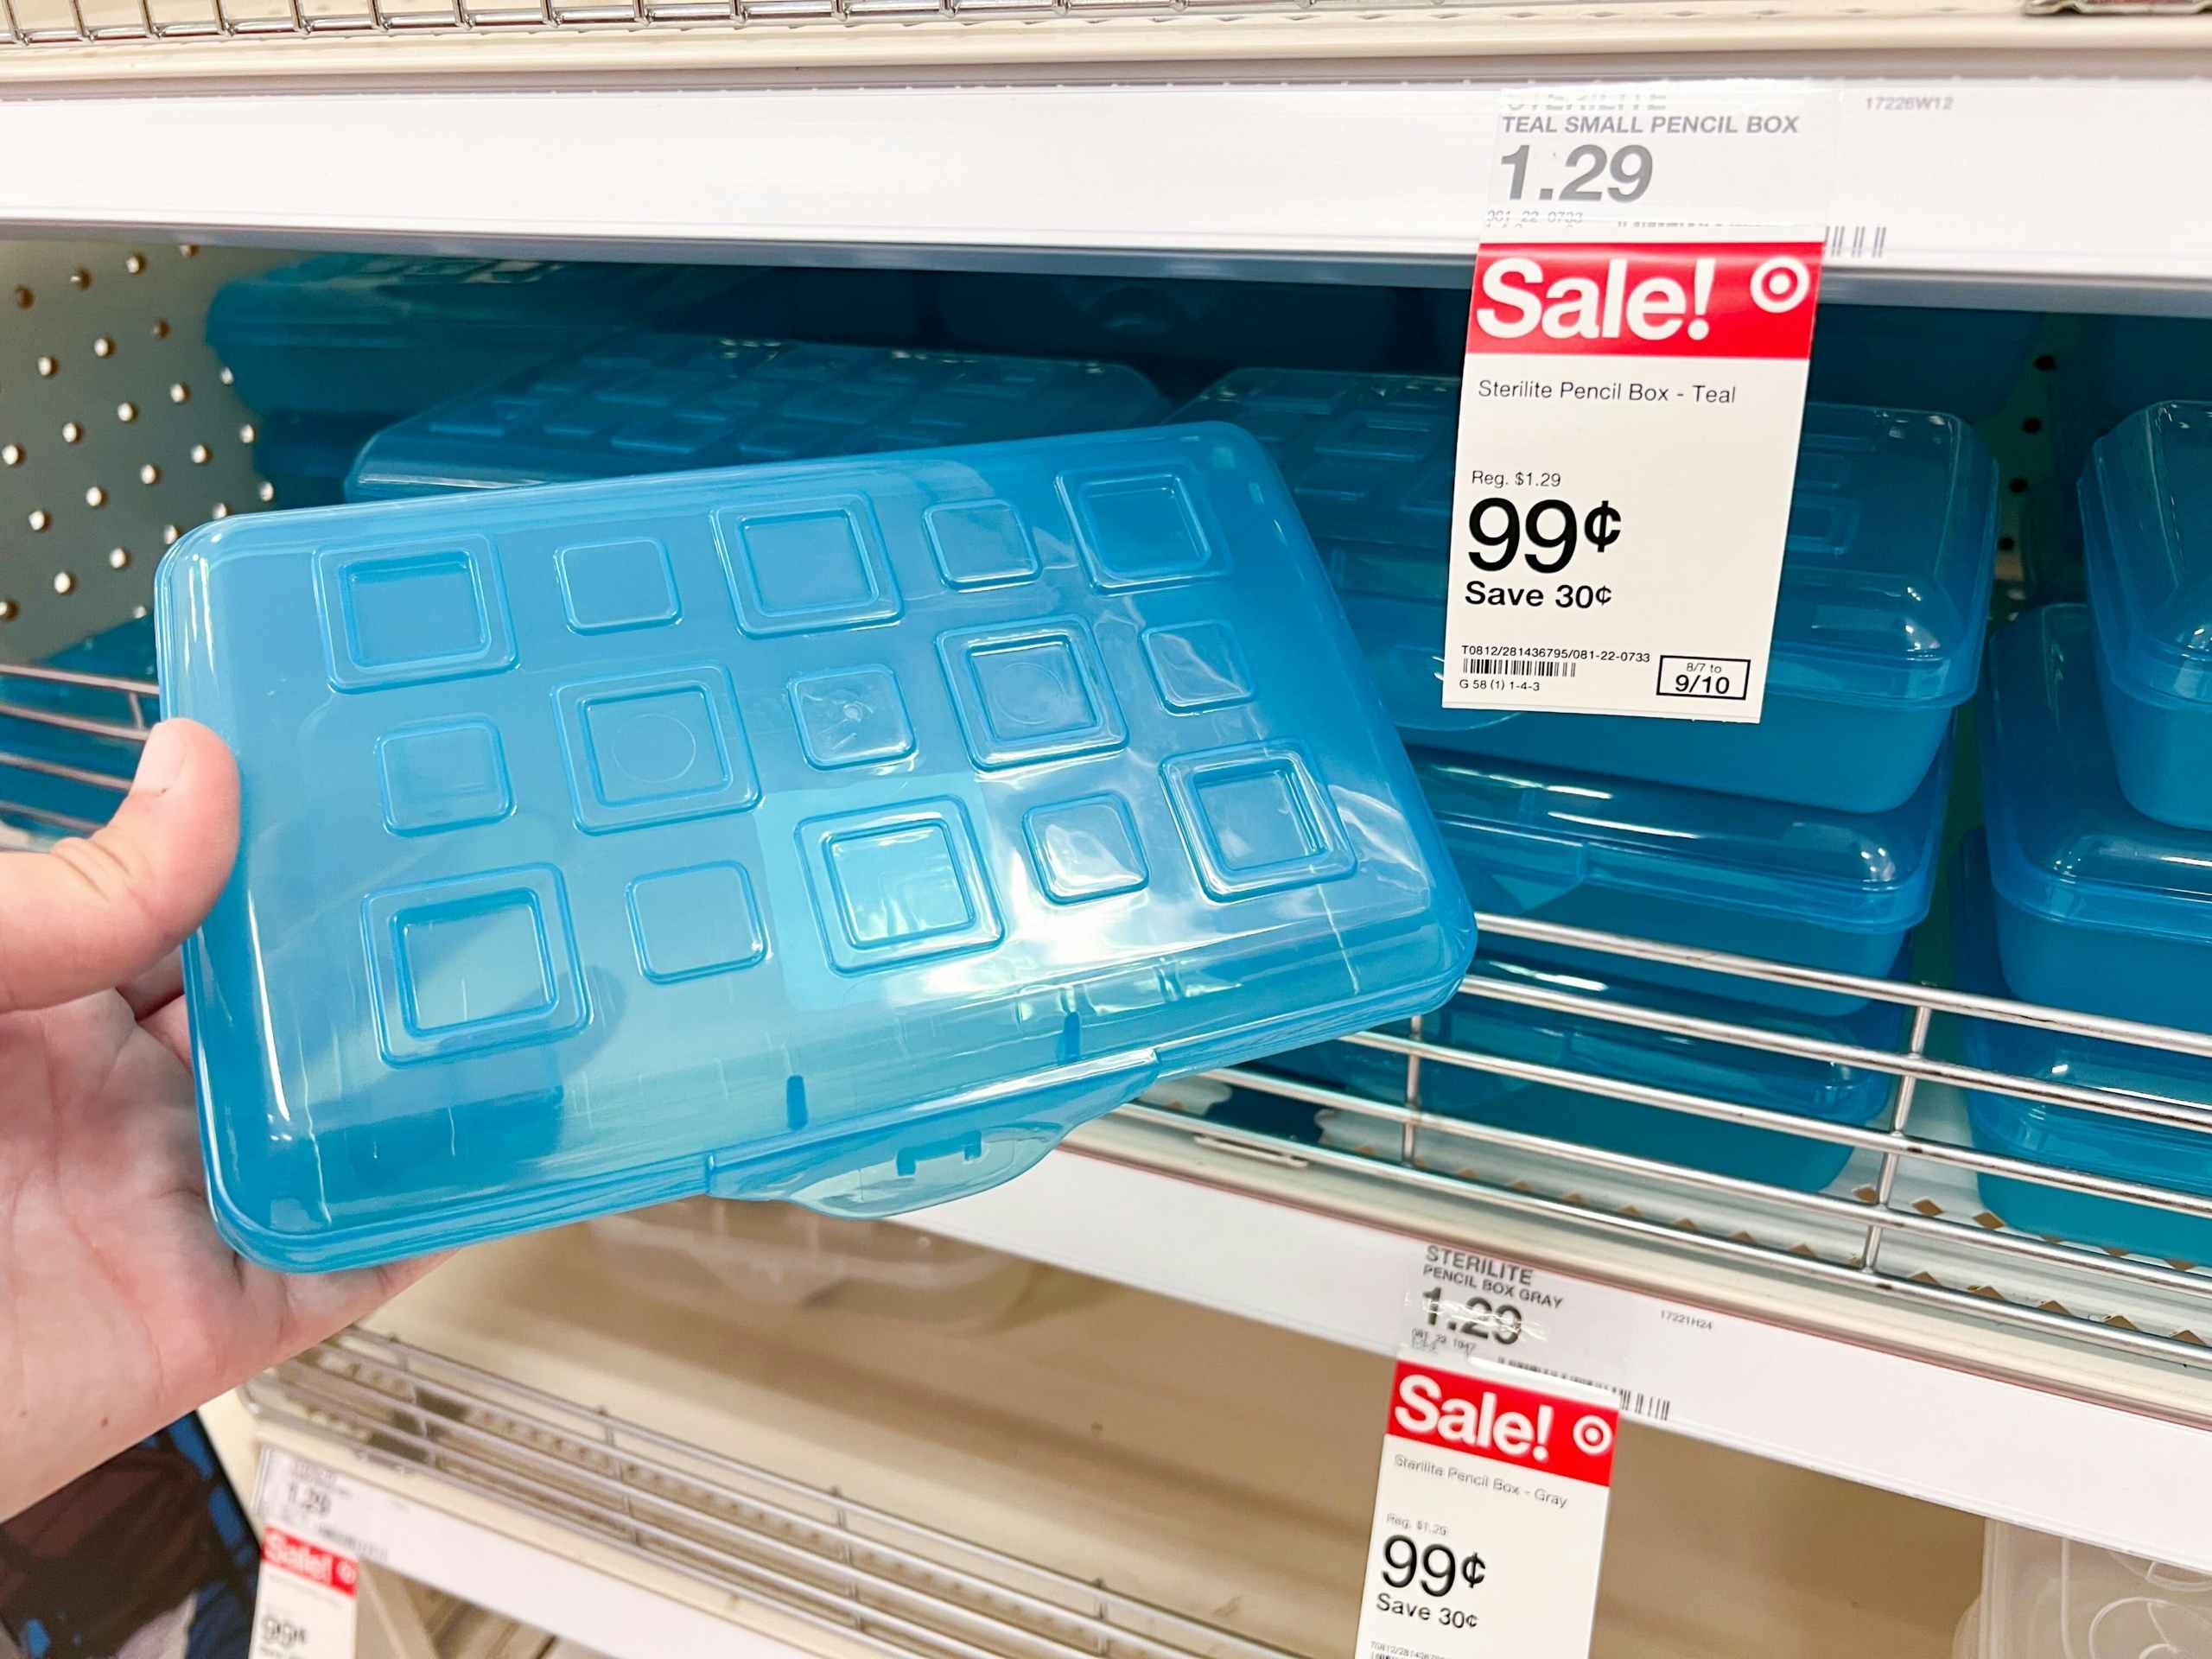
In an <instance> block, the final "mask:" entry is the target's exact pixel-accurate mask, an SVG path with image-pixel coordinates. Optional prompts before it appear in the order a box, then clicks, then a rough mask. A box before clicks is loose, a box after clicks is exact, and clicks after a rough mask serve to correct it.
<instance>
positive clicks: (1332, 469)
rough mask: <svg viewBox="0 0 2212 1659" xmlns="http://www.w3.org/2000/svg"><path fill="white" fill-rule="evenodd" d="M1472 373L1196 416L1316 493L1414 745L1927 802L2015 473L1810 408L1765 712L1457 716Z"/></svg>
mask: <svg viewBox="0 0 2212 1659" xmlns="http://www.w3.org/2000/svg"><path fill="white" fill-rule="evenodd" d="M1458 413H1459V382H1458V381H1456V380H1451V379H1445V378H1438V377H1433V376H1418V375H1357V374H1335V373H1325V372H1303V373H1301V372H1294V371H1290V370H1278V369H1253V370H1241V371H1239V372H1236V373H1235V374H1232V375H1230V376H1228V377H1226V378H1224V379H1222V380H1220V381H1217V382H1216V383H1215V384H1214V385H1212V386H1211V387H1210V388H1208V389H1207V391H1205V393H1203V394H1202V395H1201V396H1200V397H1198V398H1197V399H1195V400H1194V401H1193V402H1192V403H1191V404H1188V405H1186V406H1185V409H1184V410H1183V411H1182V414H1181V416H1179V418H1183V419H1209V420H1233V421H1235V422H1236V423H1238V424H1240V425H1242V426H1243V427H1244V428H1245V429H1247V430H1249V431H1250V432H1251V433H1252V434H1253V435H1255V436H1256V437H1258V438H1259V439H1260V440H1261V441H1262V442H1263V443H1265V444H1267V445H1268V449H1269V451H1270V453H1272V454H1274V457H1275V460H1276V462H1277V464H1279V465H1280V466H1281V467H1282V469H1283V475H1284V476H1285V478H1287V480H1289V482H1290V485H1291V488H1292V489H1293V491H1294V492H1295V493H1296V494H1297V496H1298V504H1299V507H1300V511H1301V512H1304V513H1305V514H1306V523H1307V524H1308V526H1309V527H1310V528H1311V529H1312V530H1313V537H1314V540H1315V542H1316V543H1318V544H1319V547H1320V549H1321V552H1322V556H1323V558H1324V560H1325V562H1326V563H1327V564H1328V567H1329V572H1330V577H1331V580H1332V582H1335V584H1336V586H1337V588H1338V593H1339V594H1342V595H1343V597H1344V606H1345V610H1346V612H1347V613H1348V614H1349V615H1350V617H1351V622H1352V626H1353V629H1354V631H1355V632H1357V633H1358V635H1359V637H1360V640H1361V643H1362V645H1363V648H1364V650H1365V652H1366V653H1367V658H1368V663H1369V666H1370V668H1371V669H1372V671H1374V674H1375V677H1376V683H1377V685H1378V686H1380V688H1381V689H1382V691H1383V699H1384V701H1385V702H1387V703H1388V704H1389V707H1390V710H1391V715H1392V717H1393V718H1394V719H1395V721H1397V723H1398V728H1399V730H1400V731H1402V733H1403V734H1405V738H1406V741H1407V742H1408V743H1411V744H1415V745H1421V746H1426V747H1434V748H1449V749H1457V750H1462V751H1465V752H1466V753H1475V754H1487V755H1494V756H1497V757H1500V758H1503V759H1510V760H1525V761H1529V762H1530V763H1532V764H1541V765H1557V766H1575V767H1579V768H1580V769H1582V770H1584V771H1587V772H1606V773H1609V774H1611V775H1612V776H1615V777H1621V778H1644V779H1653V780H1655V781H1658V782H1663V783H1671V784H1683V785H1690V786H1692V787H1694V788H1699V789H1709V790H1714V791H1722V792H1725V793H1730V794H1742V795H1758V796H1762V797H1765V798H1769V799H1773V800H1781V801H1790V802H1796V803H1800V804H1805V805H1808V806H1818V807H1834V808H1838V809H1840V810H1845V811H1853V812H1885V811H1888V810H1891V809H1892V808H1895V807H1897V806H1899V805H1901V804H1903V803H1904V802H1905V801H1906V800H1907V799H1909V798H1910V797H1911V796H1912V794H1913V792H1914V791H1916V790H1917V789H1918V788H1919V787H1920V784H1921V780H1922V779H1924V778H1925V777H1926V776H1927V775H1928V770H1929V766H1931V765H1932V764H1933V763H1934V761H1935V758H1936V752H1937V751H1938V750H1939V749H1940V748H1941V747H1942V745H1943V741H1944V740H1945V738H1946V737H1947V736H1948V734H1949V732H1950V728H1951V716H1952V713H1953V711H1954V710H1955V709H1956V708H1957V707H1958V706H1959V705H1960V704H1961V703H1962V702H1965V701H1966V700H1967V698H1968V697H1970V696H1972V695H1973V693H1974V685H1975V683H1976V680H1977V678H1978V677H1979V675H1980V666H1981V645H1982V635H1983V632H1984V630H1985V628H1986V626H1987V622H1988V616H1989V594H1990V586H1991V580H1992V572H1993V562H1994V560H1995V557H1996V524H1997V520H1996V500H1997V493H1996V490H1997V480H1996V472H1995V467H1994V465H1993V462H1992V461H1990V458H1989V456H1988V454H1987V453H1986V451H1985V450H1984V449H1983V448H1982V447H1981V444H1980V441H1979V440H1977V439H1976V438H1975V436H1974V433H1973V431H1972V430H1971V429H1969V428H1967V426H1966V425H1965V424H1964V423H1962V422H1961V421H1959V420H1958V419H1956V418H1955V417H1954V416H1948V415H1923V414H1911V413H1905V412H1900V411H1897V410H1885V409H1866V408H1846V407H1843V406H1840V405H1835V404H1813V405H1810V406H1808V408H1807V409H1806V410H1805V422H1804V435H1803V438H1802V442H1801V444H1800V446H1799V450H1798V459H1797V476H1796V494H1795V496H1794V498H1793V499H1792V500H1791V503H1790V512H1789V537H1788V540H1787V542H1786V543H1785V544H1784V546H1783V566H1782V584H1781V588H1780V593H1779V596H1778V600H1777V608H1776V613H1775V623H1774V646H1773V652H1772V654H1771V657H1770V659H1769V664H1768V671H1767V690H1766V703H1765V709H1764V718H1763V719H1762V720H1761V721H1759V723H1758V724H1757V725H1754V726H1743V725H1726V724H1721V723H1718V722H1715V721H1694V720H1646V719H1629V718H1624V717H1620V716H1615V715H1547V714H1529V713H1511V712H1500V711H1495V710H1490V709H1446V707H1444V705H1443V690H1442V676H1443V646H1444V629H1445V609H1446V588H1447V584H1448V580H1449V569H1450V550H1451V547H1452V526H1451V523H1450V520H1451V513H1452V470H1453V466H1454V461H1453V453H1452V445H1453V439H1454V435H1455V431H1456V427H1457V421H1458Z"/></svg>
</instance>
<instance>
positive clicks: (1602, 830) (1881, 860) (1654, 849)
mask: <svg viewBox="0 0 2212 1659" xmlns="http://www.w3.org/2000/svg"><path fill="white" fill-rule="evenodd" d="M1413 754H1414V775H1415V776H1416V777H1417V778H1418V779H1420V782H1421V792H1422V793H1423V794H1424V795H1426V796H1427V798H1428V803H1429V805H1430V806H1431V807H1432V808H1433V810H1434V811H1435V813H1436V819H1437V823H1438V826H1439V827H1440V829H1442V831H1443V833H1444V842H1445V845H1446V847H1448V848H1449V849H1451V852H1452V857H1453V858H1454V859H1455V860H1457V861H1458V862H1459V872H1460V875H1461V878H1462V879H1463V880H1465V884H1466V887H1467V891H1468V892H1469V893H1471V895H1472V896H1473V899H1474V902H1475V908H1476V909H1478V910H1487V911H1497V912H1503V913H1506V914H1510V915H1520V916H1528V917H1530V918H1535V919H1536V920H1540V921H1548V922H1557V923H1560V924H1562V925H1567V926H1570V927H1580V928H1590V929H1595V930H1596V931H1600V932H1605V933H1614V934H1622V935H1628V936H1632V937H1637V938H1649V939H1658V940H1662V941H1665V942H1668V943H1671V944H1684V945H1690V946H1694V947H1698V948H1700V949H1704V950H1720V951H1726V952H1727V953H1729V954H1731V955H1735V956H1745V957H1763V958H1765V959H1767V960H1770V961H1774V962H1780V963H1797V964H1799V965H1801V966H1803V967H1808V968H1821V969H1828V970H1830V971H1832V972H1835V973H1843V974H1853V975H1858V976H1864V977H1868V978H1880V977H1882V976H1885V975H1886V974H1887V973H1888V972H1889V970H1890V968H1891V964H1892V963H1895V962H1896V961H1897V953H1898V951H1899V950H1900V949H1901V948H1902V947H1903V945H1904V938H1905V935H1906V934H1907V933H1909V932H1910V931H1911V930H1912V929H1913V928H1914V927H1915V926H1916V925H1918V924H1919V922H1920V921H1921V919H1922V918H1923V917H1924V916H1926V915H1927V914H1928V908H1929V901H1930V899H1931V898H1932V896H1933V894H1934V892H1935V885H1936V868H1937V865H1938V863H1939V862H1940V860H1941V846H1942V826H1943V810H1944V805H1945V798H1946V796H1947V793H1948V785H1949V781H1950V766H1949V764H1948V752H1947V753H1946V755H1944V756H1942V757H1939V759H1938V760H1937V763H1936V766H1934V767H1933V768H1932V769H1931V770H1930V771H1929V774H1928V777H1927V779H1925V780H1924V781H1923V783H1922V785H1921V787H1920V790H1919V792H1918V793H1917V794H1916V795H1914V796H1913V798H1911V799H1910V800H1909V801H1907V802H1906V803H1905V804H1904V805H1903V806H1901V807H1897V808H1896V809H1894V810H1891V811H1889V812H1881V813H1847V812H1836V811H1833V810H1825V809H1821V808H1815V807H1803V806H1790V805H1787V804H1783V803H1782V802H1779V801H1762V800H1754V799H1749V798H1743V797H1738V796H1729V795H1716V794H1713V793H1710V792H1708V791H1704V790H1697V789H1683V788H1681V787H1679V786H1677V785H1671V784H1654V783H1648V782H1643V781H1642V780H1639V779H1621V778H1604V777H1600V776H1599V775H1598V774H1597V773H1595V772H1572V771H1569V770H1567V769H1566V768H1565V767H1560V766H1531V765H1528V764H1526V763H1523V762H1520V761H1513V760H1490V759H1487V758H1484V757H1478V756H1475V755H1460V754H1446V753H1441V752H1440V751H1435V750H1421V749H1417V750H1414V752H1413ZM1512 949H1513V951H1514V953H1515V954H1516V956H1519V957H1525V958H1527V959H1529V960H1531V961H1535V962H1541V963H1547V964H1552V965H1557V966H1561V967H1565V968H1568V969H1572V970H1573V971H1574V972H1577V973H1587V974H1591V975H1593V976H1597V977H1599V978H1611V976H1614V975H1617V974H1629V975H1632V976H1634V977H1636V978H1637V979H1638V980H1640V981H1643V982H1649V983H1653V984H1663V985H1672V986H1677V987H1680V988H1683V989H1686V990H1690V991H1696V992H1701V993H1704V994H1706V995H1723V996H1726V997H1729V998H1732V999H1735V1000H1738V1001H1749V1002H1755V1003H1758V1004H1760V1005H1761V1006H1764V1007H1778V1008H1783V1009H1788V1010H1790V1011H1793V1012H1797V1013H1805V1014H1847V1013H1849V1012H1850V1011H1851V1010H1852V1009H1853V1008H1856V1007H1860V1006H1862V1005H1863V1004H1864V1003H1865V1001H1866V998H1864V997H1859V996H1853V995H1845V994H1842V993H1839V992H1834V991H1824V990H1814V989H1808V988H1802V987H1798V986H1793V985H1782V984H1776V983H1773V982H1769V981H1765V980H1756V979H1749V978H1745V977H1744V976H1739V975H1718V974H1713V973H1710V972H1707V971H1705V970H1703V969H1693V968H1677V967H1673V966H1669V965H1666V964H1662V963H1656V962H1639V963H1636V964H1635V965H1634V966H1632V967H1630V966H1624V964H1623V963H1622V961H1621V959H1620V958H1619V957H1613V956H1606V955H1602V954H1599V953H1596V952H1593V951H1590V950H1583V949H1581V948H1580V947H1573V946H1567V945H1558V944H1541V943H1538V942H1535V941H1533V940H1529V939H1516V940H1515V941H1514V943H1513V945H1512Z"/></svg>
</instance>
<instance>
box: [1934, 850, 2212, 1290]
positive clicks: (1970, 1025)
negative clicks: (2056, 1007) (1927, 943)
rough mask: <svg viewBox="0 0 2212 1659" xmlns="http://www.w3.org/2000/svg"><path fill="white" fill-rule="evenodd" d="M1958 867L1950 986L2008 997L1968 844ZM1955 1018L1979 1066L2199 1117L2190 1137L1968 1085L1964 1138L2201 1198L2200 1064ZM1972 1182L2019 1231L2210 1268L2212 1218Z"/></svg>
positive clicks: (2208, 1191) (1997, 1180) (2027, 1184)
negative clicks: (2143, 1099)
mask: <svg viewBox="0 0 2212 1659" xmlns="http://www.w3.org/2000/svg"><path fill="white" fill-rule="evenodd" d="M1961 863H1962V865H1963V869H1962V871H1961V879H1960V882H1959V892H1958V893H1957V895H1956V903H1955V906H1954V912H1955V924H1954V925H1955V929H1956V946H1957V954H1958V961H1959V971H1960V976H1961V983H1962V984H1963V985H1964V987H1965V988H1967V989H1968V990H1973V991H1980V992H1984V993H1986V994H1987V995H1993V996H2011V995H2012V991H2011V990H2010V989H2009V988H2007V986H2006V984H2005V978H2004V976H2003V975H2002V974H2001V973H2000V972H1999V967H1998V957H1997V950H1996V930H1995V928H1994V926H1993V916H1992V905H1991V899H1992V894H1991V891H1990V886H1989V869H1988V865H1987V859H1986V853H1985V851H1984V849H1982V847H1981V845H1980V842H1974V843H1972V844H1970V845H1969V846H1968V848H1967V852H1966V855H1965V857H1964V858H1963V859H1962V860H1961ZM1965 1023H1966V1034H1965V1049H1966V1058H1967V1061H1968V1063H1969V1064H1971V1065H1978V1066H1980V1067H1982V1068H1983V1069H1985V1070H1986V1071H2004V1072H2007V1073H2010V1074H2012V1075H2013V1076H2016V1077H2031V1078H2035V1079H2037V1080H2038V1081H2041V1082H2045V1083H2063V1084H2073V1085H2074V1086H2075V1087H2077V1088H2084V1089H2111V1090H2117V1091H2119V1092H2120V1093H2122V1094H2129V1095H2147V1096H2154V1097H2156V1098H2158V1099H2162V1100H2167V1101H2177V1102H2182V1103H2188V1104H2192V1105H2198V1106H2202V1107H2203V1108H2204V1114H2205V1116H2204V1124H2205V1127H2204V1129H2203V1131H2202V1133H2198V1132H2194V1131H2191V1130H2188V1129H2179V1128H2170V1127H2168V1126H2167V1125H2165V1124H2162V1123H2143V1122H2133V1121H2132V1120H2130V1119H2127V1118H2124V1117H2114V1116H2110V1115H2108V1114H2106V1113H2101V1112H2088V1111H2083V1110H2082V1109H2080V1108H2078V1107H2072V1106H2052V1105H2045V1104H2044V1103H2040V1102H2037V1101H2031V1100H2022V1099H2019V1098H2018V1097H2017V1096H2012V1095H1999V1094H1994V1093H1988V1092H1984V1091H1980V1090H1976V1091H1974V1092H1971V1093H1969V1095H1968V1096H1967V1121H1968V1123H1969V1125H1970V1126H1971V1129H1972V1133H1973V1135H1974V1145H1976V1146H1977V1147H1981V1148H1982V1149H1983V1150H1985V1151H1988V1152H2001V1153H2004V1154H2006V1155H2008V1156H2010V1157H2014V1158H2025V1159H2029V1160H2032V1161H2034V1162H2037V1163H2044V1164H2054V1165H2057V1166H2060V1167H2062V1168H2066V1169H2075V1170H2080V1171H2082V1172H2083V1173H2087V1174H2091V1175H2105V1176H2110V1177H2112V1178H2113V1179H2118V1180H2126V1181H2140V1182H2143V1183H2145V1185H2152V1186H2159V1187H2171V1188H2175V1189H2178V1190H2179V1191H2182V1192H2191V1193H2196V1194H2199V1195H2204V1196H2212V1059H2206V1058H2202V1057H2200V1056H2196V1055H2189V1054H2175V1053H2169V1052H2164V1051H2162V1050H2158V1049H2152V1048H2141V1047H2138V1046H2133V1045H2132V1044H2126V1043H2115V1042H2108V1041H2106V1040H2104V1039H2100V1038H2095V1037H2076V1036H2070V1035H2068V1034H2066V1033H2061V1032H2051V1031H2040V1030H2037V1029H2036V1028H2035V1027H2031V1026H2016V1025H2013V1024H2012V1023H2010V1022H2009V1021H2005V1020H1967V1021H1966V1022H1965ZM1979 1180H1980V1188H1981V1196H1982V1198H1983V1201H1984V1202H1986V1204H1987V1205H1989V1207H1990V1210H1991V1211H1993V1213H1994V1214H1996V1215H1997V1216H1998V1217H1999V1219H2001V1220H2003V1221H2004V1222H2005V1223H2006V1224H2008V1225H2011V1226H2013V1227H2017V1228H2018V1229H2020V1230H2022V1231H2024V1232H2031V1233H2040V1234H2042V1235H2044V1236H2046V1237H2050V1238H2063V1239H2071V1240H2073V1241H2074V1242H2075V1243H2082V1244H2094V1245H2098V1246H2101V1247H2102V1248H2104V1249H2115V1250H2132V1251H2133V1252H2135V1253H2136V1254H2137V1255H2152V1256H2158V1257H2161V1258H2163V1259H2164V1260H2167V1261H2172V1262H2191V1263H2196V1264H2212V1220H2208V1219H2206V1218H2204V1217H2198V1216H2187V1215H2183V1214H2182V1213H2180V1212H2179V1211H2173V1210H2163V1209H2160V1208H2158V1206H2157V1205H2147V1204H2130V1203H2127V1202H2126V1201H2125V1200H2124V1199H2120V1198H2101V1197H2100V1196H2098V1195H2097V1194H2095V1193H2091V1192H2068V1191H2067V1190H2065V1189H2064V1188H2063V1187H2056V1186H2045V1185H2042V1184H2040V1183H2038V1182H2036V1181H2025V1180H2018V1179H2014V1178H2012V1177H2011V1176H2005V1175H1983V1176H1981V1177H1980V1178H1979Z"/></svg>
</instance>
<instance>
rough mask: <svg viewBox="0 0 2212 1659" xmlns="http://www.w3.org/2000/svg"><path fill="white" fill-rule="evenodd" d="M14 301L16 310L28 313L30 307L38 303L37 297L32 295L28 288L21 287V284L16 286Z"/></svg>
mask: <svg viewBox="0 0 2212 1659" xmlns="http://www.w3.org/2000/svg"><path fill="white" fill-rule="evenodd" d="M15 301H16V310H18V311H28V310H29V309H30V308H31V307H32V306H34V305H35V304H37V303H38V296H37V295H35V294H34V293H32V292H31V291H30V289H28V288H25V287H24V286H22V283H17V284H16V291H15Z"/></svg>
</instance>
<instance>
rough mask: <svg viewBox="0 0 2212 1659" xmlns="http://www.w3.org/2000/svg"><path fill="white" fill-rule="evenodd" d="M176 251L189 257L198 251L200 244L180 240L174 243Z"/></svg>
mask: <svg viewBox="0 0 2212 1659" xmlns="http://www.w3.org/2000/svg"><path fill="white" fill-rule="evenodd" d="M176 251H178V252H179V253H180V254H181V255H182V256H183V257H186V258H187V259H189V258H192V257H194V256H195V255H196V254H198V253H199V251H200V245H199V244H198V243H197V242H180V243H178V244H177V245H176Z"/></svg>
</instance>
